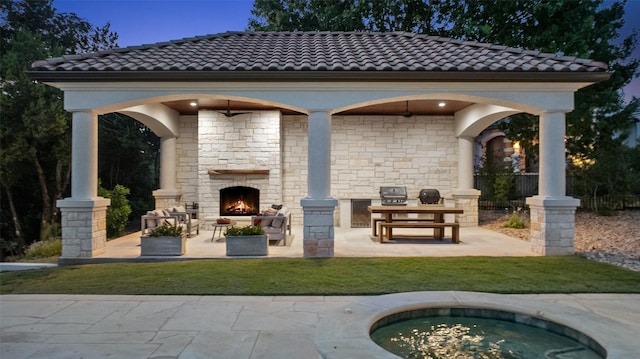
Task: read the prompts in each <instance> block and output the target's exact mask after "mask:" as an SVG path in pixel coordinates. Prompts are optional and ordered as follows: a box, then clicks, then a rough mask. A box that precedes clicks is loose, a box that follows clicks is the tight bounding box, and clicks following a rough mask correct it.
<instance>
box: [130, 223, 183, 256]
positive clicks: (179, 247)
mask: <svg viewBox="0 0 640 359" xmlns="http://www.w3.org/2000/svg"><path fill="white" fill-rule="evenodd" d="M186 243H187V237H186V235H185V233H184V232H183V230H182V227H179V226H173V225H170V224H163V225H161V226H158V227H156V228H154V229H152V230H151V231H149V234H148V235H146V236H142V237H141V238H140V252H141V255H143V256H181V255H183V254H184V253H185V251H186Z"/></svg>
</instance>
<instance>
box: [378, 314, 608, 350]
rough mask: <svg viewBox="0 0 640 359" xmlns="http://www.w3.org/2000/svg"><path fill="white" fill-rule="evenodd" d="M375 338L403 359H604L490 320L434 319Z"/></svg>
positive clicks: (387, 329) (534, 330) (557, 338)
mask: <svg viewBox="0 0 640 359" xmlns="http://www.w3.org/2000/svg"><path fill="white" fill-rule="evenodd" d="M371 338H372V339H373V341H374V342H376V343H377V344H378V345H380V346H381V347H383V348H384V349H386V350H387V351H389V352H392V353H394V354H396V355H398V356H400V357H402V358H406V359H413V358H424V359H426V358H433V359H436V358H442V359H444V358H447V359H448V358H456V359H466V358H469V359H478V358H483V359H484V358H486V359H515V358H517V359H534V358H535V359H537V358H541V359H578V358H580V359H602V358H603V357H602V356H601V355H599V354H598V353H596V352H595V351H593V350H591V349H589V348H588V347H586V346H585V345H583V344H581V343H580V342H578V341H576V340H573V339H570V338H568V337H565V336H562V335H558V334H554V333H552V332H549V331H547V330H545V329H541V328H538V327H534V326H530V325H526V324H521V323H516V322H511V321H505V320H498V319H489V318H475V317H465V316H449V315H441V316H429V317H421V318H415V319H406V320H402V321H399V322H396V323H392V324H388V325H383V326H381V327H378V328H377V329H374V331H373V332H372V333H371Z"/></svg>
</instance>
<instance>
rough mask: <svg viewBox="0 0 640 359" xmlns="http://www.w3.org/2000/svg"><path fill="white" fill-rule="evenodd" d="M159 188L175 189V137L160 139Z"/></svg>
mask: <svg viewBox="0 0 640 359" xmlns="http://www.w3.org/2000/svg"><path fill="white" fill-rule="evenodd" d="M160 189H163V190H175V189H176V138H175V137H162V138H161V139H160Z"/></svg>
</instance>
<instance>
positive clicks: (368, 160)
mask: <svg viewBox="0 0 640 359" xmlns="http://www.w3.org/2000/svg"><path fill="white" fill-rule="evenodd" d="M282 122H283V132H282V134H283V136H282V138H283V139H282V142H283V146H282V149H283V154H282V157H283V161H284V164H283V166H284V171H283V172H284V176H283V187H284V188H285V189H286V190H285V193H283V202H284V203H285V204H287V205H289V206H291V207H292V209H293V216H294V219H293V222H294V223H295V224H301V223H302V208H300V199H301V198H303V197H305V196H306V195H307V181H306V178H307V148H308V146H307V144H308V142H307V136H308V121H307V117H306V116H283V119H282ZM331 128H332V131H331V132H332V133H331V136H332V137H331V139H332V144H333V145H332V153H331V158H332V160H331V163H332V166H331V178H332V181H331V194H332V196H334V197H336V198H338V199H344V198H372V199H376V198H379V194H378V190H379V187H380V186H384V185H402V186H406V187H407V190H408V192H409V200H410V201H417V197H418V194H419V192H420V190H421V189H423V188H435V189H438V190H439V191H440V194H441V195H448V194H450V192H451V190H452V189H453V188H456V187H457V184H458V167H457V165H458V145H457V143H458V142H457V139H456V137H455V136H454V126H453V117H451V116H414V117H411V118H404V117H401V116H334V117H333V118H332V122H331ZM339 210H340V209H339V208H338V209H337V211H336V214H335V216H334V218H335V221H336V224H337V225H339V224H340V223H339V218H340V215H339Z"/></svg>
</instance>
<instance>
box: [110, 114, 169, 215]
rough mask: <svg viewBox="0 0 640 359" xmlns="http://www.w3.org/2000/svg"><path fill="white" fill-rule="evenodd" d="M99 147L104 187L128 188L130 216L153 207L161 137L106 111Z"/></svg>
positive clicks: (130, 119) (128, 118) (129, 120)
mask: <svg viewBox="0 0 640 359" xmlns="http://www.w3.org/2000/svg"><path fill="white" fill-rule="evenodd" d="M98 146H99V147H98V177H99V178H100V179H101V180H102V183H103V184H104V185H105V186H106V187H107V188H114V187H115V186H116V185H122V186H124V187H127V188H128V189H130V191H131V196H130V198H131V209H132V214H133V215H138V216H140V215H142V214H144V213H146V211H147V210H148V209H149V208H153V207H154V198H153V197H152V196H151V193H152V191H153V190H154V189H156V188H158V185H159V168H158V163H157V161H158V154H159V148H160V138H159V137H158V136H156V135H155V134H154V133H153V132H152V131H151V130H150V129H149V128H148V127H146V126H144V125H143V124H141V123H139V122H137V121H136V120H134V119H132V118H130V117H128V116H125V115H122V114H120V113H109V114H105V115H101V116H100V117H99V121H98ZM112 205H113V201H112Z"/></svg>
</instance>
